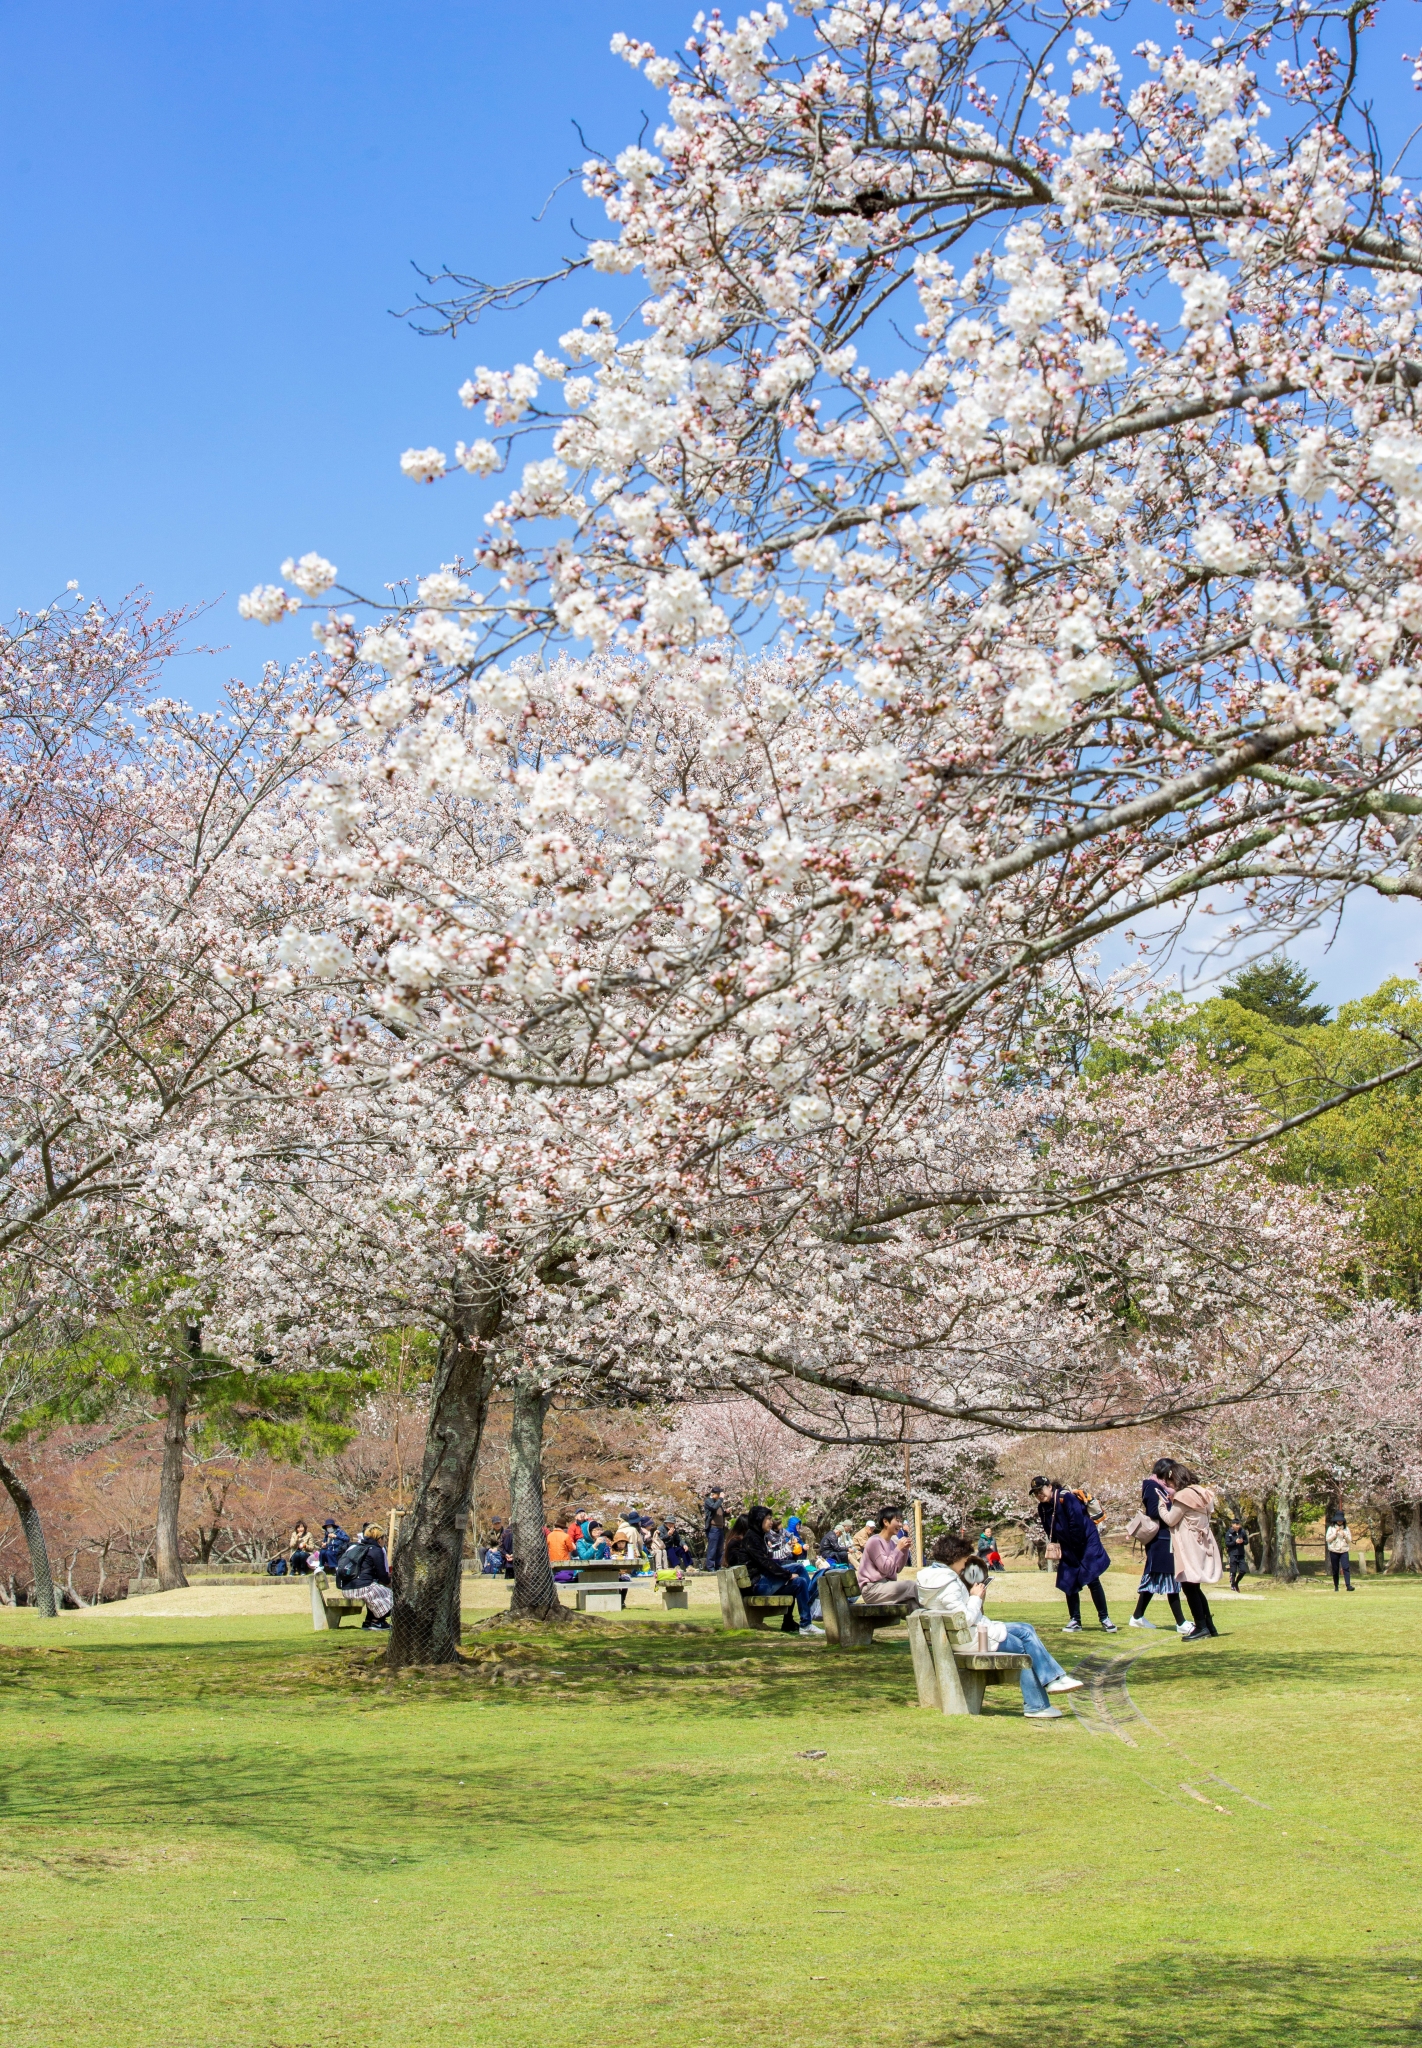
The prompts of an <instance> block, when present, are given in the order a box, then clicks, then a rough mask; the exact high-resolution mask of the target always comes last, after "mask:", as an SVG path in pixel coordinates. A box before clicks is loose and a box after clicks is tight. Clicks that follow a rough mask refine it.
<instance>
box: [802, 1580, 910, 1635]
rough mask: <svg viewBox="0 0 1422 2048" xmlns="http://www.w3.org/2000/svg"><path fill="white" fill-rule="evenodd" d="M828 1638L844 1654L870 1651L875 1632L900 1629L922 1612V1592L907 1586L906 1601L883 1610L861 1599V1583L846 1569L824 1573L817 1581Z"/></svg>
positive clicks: (895, 1602)
mask: <svg viewBox="0 0 1422 2048" xmlns="http://www.w3.org/2000/svg"><path fill="white" fill-rule="evenodd" d="M815 1591H816V1592H817V1593H818V1594H819V1596H820V1615H821V1618H822V1620H823V1622H824V1625H825V1634H826V1636H827V1637H828V1638H829V1640H830V1642H832V1643H838V1645H839V1647H840V1649H841V1650H867V1649H868V1648H869V1645H870V1644H871V1643H872V1642H873V1640H874V1631H875V1629H880V1628H898V1627H899V1626H901V1624H902V1623H903V1622H905V1621H907V1620H908V1617H909V1616H910V1615H911V1614H916V1613H917V1611H918V1606H917V1602H918V1590H917V1588H916V1587H914V1586H911V1585H909V1584H908V1583H907V1582H905V1585H904V1597H903V1599H902V1600H899V1601H889V1602H886V1603H885V1604H884V1605H883V1606H880V1605H879V1604H878V1602H877V1601H868V1600H861V1599H859V1598H858V1597H857V1595H858V1592H859V1581H858V1580H857V1579H856V1578H855V1576H854V1573H853V1572H852V1571H847V1570H845V1569H844V1567H842V1566H836V1567H832V1568H831V1569H829V1570H826V1571H822V1572H821V1573H820V1575H819V1577H818V1578H817V1579H816V1580H815Z"/></svg>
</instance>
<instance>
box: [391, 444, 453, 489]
mask: <svg viewBox="0 0 1422 2048" xmlns="http://www.w3.org/2000/svg"><path fill="white" fill-rule="evenodd" d="M445 460H446V458H445V456H444V454H443V452H442V451H441V450H440V449H438V448H407V449H406V450H405V452H404V454H403V455H402V456H401V457H400V467H401V469H403V470H404V472H405V474H406V476H408V477H410V478H412V479H413V481H414V482H415V483H417V484H432V483H433V482H434V480H435V478H436V477H437V476H443V475H444V470H445Z"/></svg>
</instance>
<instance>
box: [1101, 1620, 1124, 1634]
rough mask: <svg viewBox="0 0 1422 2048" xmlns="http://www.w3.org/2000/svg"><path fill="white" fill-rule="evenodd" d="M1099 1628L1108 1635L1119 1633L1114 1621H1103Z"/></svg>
mask: <svg viewBox="0 0 1422 2048" xmlns="http://www.w3.org/2000/svg"><path fill="white" fill-rule="evenodd" d="M1101 1629H1102V1633H1103V1634H1104V1635H1108V1636H1118V1635H1119V1634H1120V1633H1121V1631H1120V1630H1119V1629H1118V1628H1117V1626H1116V1624H1115V1622H1114V1621H1103V1622H1102V1624H1101Z"/></svg>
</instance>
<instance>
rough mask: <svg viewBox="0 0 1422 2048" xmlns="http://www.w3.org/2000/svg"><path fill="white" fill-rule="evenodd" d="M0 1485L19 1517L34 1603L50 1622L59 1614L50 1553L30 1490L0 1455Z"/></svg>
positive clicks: (11, 1584)
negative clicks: (32, 1578) (50, 1564)
mask: <svg viewBox="0 0 1422 2048" xmlns="http://www.w3.org/2000/svg"><path fill="white" fill-rule="evenodd" d="M0 1486H3V1487H4V1488H5V1491H6V1493H8V1494H9V1496H10V1498H11V1500H12V1501H13V1502H14V1503H15V1513H16V1514H17V1515H18V1516H19V1518H20V1527H21V1528H22V1529H23V1530H24V1532H25V1542H26V1544H27V1545H28V1547H29V1553H30V1570H31V1571H32V1572H33V1573H34V1578H35V1606H36V1608H37V1609H38V1610H39V1613H40V1614H41V1616H42V1617H43V1619H44V1620H46V1621H53V1620H54V1619H55V1617H56V1615H57V1614H58V1613H59V1607H58V1603H57V1602H56V1600H55V1597H54V1579H53V1576H52V1575H51V1573H50V1569H49V1552H48V1550H47V1549H46V1548H45V1540H44V1530H43V1528H42V1527H41V1524H40V1518H39V1509H38V1508H37V1507H36V1506H35V1504H34V1501H33V1500H32V1499H31V1498H30V1489H29V1488H28V1487H27V1486H26V1484H25V1482H24V1480H23V1479H21V1477H20V1475H19V1473H18V1472H17V1471H16V1470H15V1469H14V1467H13V1466H12V1465H10V1464H9V1463H8V1462H7V1461H6V1460H5V1459H4V1458H0ZM10 1588H11V1605H13V1604H14V1580H13V1579H12V1580H11V1582H10Z"/></svg>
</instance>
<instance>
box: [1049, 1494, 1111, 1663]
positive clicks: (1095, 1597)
mask: <svg viewBox="0 0 1422 2048" xmlns="http://www.w3.org/2000/svg"><path fill="white" fill-rule="evenodd" d="M1032 1497H1033V1499H1034V1500H1035V1501H1036V1503H1037V1519H1038V1520H1039V1521H1040V1522H1041V1524H1042V1527H1043V1528H1044V1529H1045V1530H1046V1532H1047V1542H1048V1543H1049V1544H1051V1543H1056V1544H1058V1545H1060V1547H1061V1557H1060V1559H1059V1560H1058V1563H1057V1591H1058V1592H1059V1593H1065V1594H1066V1604H1067V1619H1066V1623H1065V1627H1066V1631H1067V1633H1068V1634H1069V1635H1075V1634H1076V1633H1077V1632H1078V1631H1079V1630H1080V1628H1081V1594H1082V1588H1083V1587H1085V1589H1086V1591H1087V1592H1088V1593H1089V1594H1090V1595H1091V1604H1092V1606H1093V1607H1094V1608H1095V1609H1096V1613H1097V1618H1098V1619H1099V1621H1100V1623H1101V1626H1102V1628H1103V1629H1105V1631H1106V1633H1107V1635H1108V1636H1114V1635H1115V1634H1117V1632H1118V1631H1117V1628H1116V1624H1115V1622H1114V1621H1112V1619H1111V1617H1110V1615H1109V1614H1108V1613H1107V1611H1106V1595H1105V1593H1104V1591H1103V1590H1102V1586H1101V1574H1102V1573H1103V1572H1105V1571H1108V1570H1109V1569H1110V1565H1111V1560H1110V1558H1109V1557H1108V1556H1107V1555H1106V1546H1105V1544H1104V1543H1103V1542H1102V1541H1101V1537H1100V1534H1099V1533H1098V1531H1097V1527H1096V1524H1095V1522H1093V1521H1092V1519H1091V1517H1090V1515H1089V1514H1088V1513H1087V1512H1086V1509H1085V1507H1084V1506H1083V1505H1082V1503H1081V1502H1080V1501H1079V1500H1078V1499H1077V1497H1076V1495H1075V1494H1074V1493H1072V1492H1071V1491H1070V1490H1069V1489H1068V1488H1067V1487H1065V1486H1063V1485H1062V1483H1061V1481H1060V1480H1058V1479H1044V1478H1042V1477H1041V1476H1040V1474H1039V1475H1038V1477H1037V1478H1036V1479H1034V1480H1033V1481H1032Z"/></svg>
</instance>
